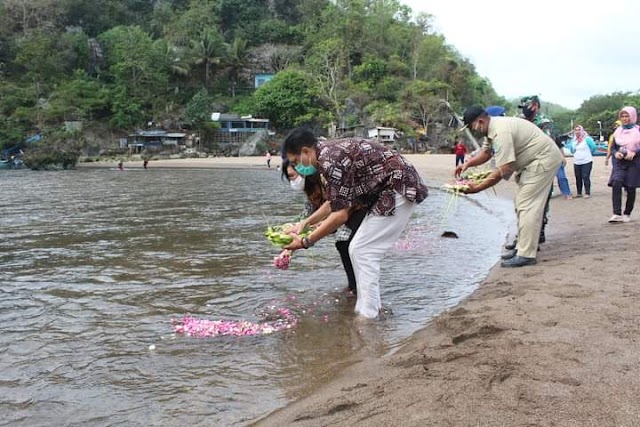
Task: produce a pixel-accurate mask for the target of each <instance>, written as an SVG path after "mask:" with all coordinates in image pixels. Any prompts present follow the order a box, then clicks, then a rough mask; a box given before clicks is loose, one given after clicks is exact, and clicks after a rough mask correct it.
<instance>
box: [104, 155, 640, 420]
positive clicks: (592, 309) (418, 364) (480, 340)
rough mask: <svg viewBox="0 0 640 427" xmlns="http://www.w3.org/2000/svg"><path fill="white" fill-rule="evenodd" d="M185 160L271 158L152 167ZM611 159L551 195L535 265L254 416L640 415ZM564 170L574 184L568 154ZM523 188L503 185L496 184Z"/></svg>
mask: <svg viewBox="0 0 640 427" xmlns="http://www.w3.org/2000/svg"><path fill="white" fill-rule="evenodd" d="M407 157H408V158H409V160H410V161H411V162H412V163H413V164H414V165H415V166H416V167H417V168H418V169H419V170H420V172H421V173H422V175H423V176H424V177H425V178H426V179H427V181H428V182H429V183H430V184H432V185H433V184H436V183H438V182H440V183H442V182H447V181H448V180H450V179H451V176H452V171H453V164H454V159H453V156H449V155H409V156H407ZM274 160H275V161H276V162H277V161H278V160H277V159H275V158H274ZM569 160H570V159H569ZM174 162H181V163H174ZM166 163H170V164H166ZM179 165H185V166H190V167H194V166H196V167H266V165H265V163H264V159H262V158H258V157H255V158H244V159H243V158H240V159H238V158H234V159H229V158H223V159H196V160H188V161H175V160H172V161H157V162H151V165H150V166H151V167H163V166H169V167H171V166H179ZM111 166H113V165H111ZM127 166H128V165H127V164H125V167H127ZM133 166H137V167H141V164H140V165H133ZM272 166H275V164H274V162H272ZM609 171H610V169H609V168H607V167H605V165H604V158H603V157H597V158H596V159H595V162H594V171H593V174H592V182H593V184H592V187H593V188H592V197H591V198H590V199H584V198H583V199H574V200H564V199H563V198H558V197H556V198H554V199H553V201H552V208H551V209H552V211H551V212H552V216H551V221H550V225H549V227H548V228H547V243H545V244H543V245H542V249H541V251H540V252H539V256H538V261H539V262H538V264H537V265H535V266H530V267H523V268H518V269H503V268H501V267H499V266H496V267H495V268H494V269H493V270H492V271H491V272H490V274H489V276H488V277H487V278H486V280H485V281H484V282H483V283H482V284H481V285H480V287H479V289H478V290H477V291H476V292H475V293H474V294H473V295H471V296H470V297H469V298H468V299H467V300H466V301H464V302H463V303H462V304H460V305H459V306H458V307H457V308H455V309H452V310H450V311H448V312H445V313H443V314H441V315H440V316H438V317H437V318H436V319H435V320H433V321H432V322H430V323H429V324H427V325H425V328H424V329H423V330H422V331H420V332H418V333H416V334H415V335H414V336H413V337H412V339H411V340H410V342H409V343H408V344H407V345H405V346H404V347H403V348H402V349H401V350H400V351H398V352H396V353H394V354H393V355H390V356H387V357H383V358H372V359H367V360H363V361H361V362H360V363H357V364H355V365H353V366H351V367H349V368H346V369H345V370H344V371H342V372H340V373H338V374H337V377H336V379H335V380H333V381H332V382H330V383H328V384H327V385H325V386H322V387H321V388H320V389H318V390H315V391H314V392H313V393H312V394H311V395H309V396H307V397H305V398H302V399H300V400H298V401H296V402H294V403H292V404H290V405H289V406H287V407H286V408H283V409H281V410H279V411H276V412H274V413H272V414H270V415H269V416H267V417H265V418H264V419H262V420H261V421H259V422H257V423H256V425H258V426H279V427H280V426H300V427H302V426H384V427H389V426H576V427H578V426H580V427H582V426H598V427H600V426H603V427H604V426H611V427H632V426H640V263H639V262H638V255H639V248H638V246H639V245H638V240H639V239H638V237H639V230H640V207H639V208H638V211H636V212H635V214H634V215H632V222H630V223H627V224H608V223H607V219H608V218H609V216H611V214H612V212H611V191H610V189H609V188H608V187H607V186H606V182H607V178H608V174H609ZM567 175H568V176H569V183H570V185H571V187H572V189H573V190H574V191H575V181H574V178H573V168H572V166H571V165H570V164H569V165H568V167H567ZM514 188H515V186H514V184H513V183H510V182H506V183H505V182H501V183H500V184H498V186H497V187H496V189H497V190H498V193H499V194H500V196H501V197H511V195H512V193H513V190H514ZM470 197H474V196H470ZM428 202H429V199H427V200H426V201H425V202H424V203H428ZM478 226H479V227H481V226H482V224H478ZM382 291H383V292H384V284H383V286H382Z"/></svg>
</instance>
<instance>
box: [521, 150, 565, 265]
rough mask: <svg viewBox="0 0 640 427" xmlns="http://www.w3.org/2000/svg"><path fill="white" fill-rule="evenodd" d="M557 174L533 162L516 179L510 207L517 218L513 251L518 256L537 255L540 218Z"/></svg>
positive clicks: (528, 256)
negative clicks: (514, 207) (516, 239)
mask: <svg viewBox="0 0 640 427" xmlns="http://www.w3.org/2000/svg"><path fill="white" fill-rule="evenodd" d="M559 166H560V164H558V167H559ZM557 171H558V168H549V167H544V166H543V165H542V164H541V163H539V162H534V163H533V164H531V165H529V166H527V168H526V169H524V170H523V171H522V172H520V174H519V176H518V177H517V183H518V190H517V191H516V195H515V200H514V203H515V206H516V216H517V218H518V244H517V246H516V249H517V254H518V255H519V256H523V257H527V258H535V257H536V255H537V252H538V239H539V238H540V229H541V228H542V216H543V215H544V208H545V204H546V203H547V198H548V197H549V192H550V191H551V186H552V185H553V179H554V178H555V176H556V172H557Z"/></svg>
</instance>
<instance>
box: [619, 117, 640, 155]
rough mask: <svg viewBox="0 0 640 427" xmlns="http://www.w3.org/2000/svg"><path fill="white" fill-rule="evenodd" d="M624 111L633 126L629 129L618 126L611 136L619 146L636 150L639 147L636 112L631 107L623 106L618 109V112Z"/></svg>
mask: <svg viewBox="0 0 640 427" xmlns="http://www.w3.org/2000/svg"><path fill="white" fill-rule="evenodd" d="M623 111H626V112H627V114H629V118H630V119H631V123H632V124H633V127H632V128H631V129H625V128H624V126H618V128H617V129H616V130H615V131H614V132H613V138H614V139H615V141H616V144H618V145H619V146H621V147H625V148H626V149H627V150H632V151H637V150H638V149H639V148H640V127H639V126H638V125H637V124H636V122H637V121H638V113H637V112H636V109H635V108H633V107H624V108H623V109H622V110H620V113H622V112H623ZM620 113H618V118H620Z"/></svg>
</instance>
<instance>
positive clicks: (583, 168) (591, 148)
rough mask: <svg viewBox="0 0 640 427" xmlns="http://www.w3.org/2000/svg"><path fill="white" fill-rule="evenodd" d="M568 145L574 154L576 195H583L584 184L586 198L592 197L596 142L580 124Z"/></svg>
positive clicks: (574, 130)
mask: <svg viewBox="0 0 640 427" xmlns="http://www.w3.org/2000/svg"><path fill="white" fill-rule="evenodd" d="M567 146H568V148H569V151H571V153H572V154H573V174H574V175H575V176H576V191H577V194H576V197H582V186H583V185H584V198H585V199H588V198H589V197H591V170H592V169H593V155H594V154H595V152H596V143H595V142H594V141H593V138H591V136H589V134H588V133H587V132H586V131H585V130H584V128H583V127H582V126H580V125H578V126H576V127H575V128H574V129H573V137H572V138H571V139H570V140H569V141H568V143H567Z"/></svg>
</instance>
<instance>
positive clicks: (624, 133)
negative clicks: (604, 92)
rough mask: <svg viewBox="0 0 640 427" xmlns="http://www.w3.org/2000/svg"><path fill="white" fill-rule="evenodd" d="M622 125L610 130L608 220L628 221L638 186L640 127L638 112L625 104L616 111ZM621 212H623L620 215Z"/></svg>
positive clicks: (639, 173)
mask: <svg viewBox="0 0 640 427" xmlns="http://www.w3.org/2000/svg"><path fill="white" fill-rule="evenodd" d="M618 118H619V119H620V122H621V123H622V125H621V126H618V128H617V129H616V130H615V132H613V145H612V147H611V158H612V159H613V161H612V163H611V177H610V178H609V187H611V203H612V205H613V216H612V217H611V218H609V222H610V223H618V222H629V221H631V212H632V211H633V206H634V205H635V202H636V188H637V187H640V156H638V153H640V127H639V126H638V125H637V124H636V122H637V120H638V113H637V112H636V109H635V108H633V107H624V108H623V109H622V110H620V112H619V113H618ZM623 188H624V189H625V190H626V191H627V202H626V203H625V208H624V213H623V212H622V189H623ZM620 214H623V215H622V216H621V215H620Z"/></svg>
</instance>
